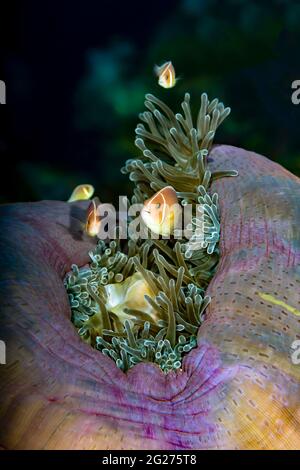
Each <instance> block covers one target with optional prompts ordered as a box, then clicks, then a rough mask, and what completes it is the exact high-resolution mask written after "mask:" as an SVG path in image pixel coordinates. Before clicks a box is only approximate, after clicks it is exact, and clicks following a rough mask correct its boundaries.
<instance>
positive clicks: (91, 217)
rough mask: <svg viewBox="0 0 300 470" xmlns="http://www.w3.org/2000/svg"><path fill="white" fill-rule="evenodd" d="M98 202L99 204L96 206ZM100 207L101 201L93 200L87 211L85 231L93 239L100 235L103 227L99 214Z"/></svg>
mask: <svg viewBox="0 0 300 470" xmlns="http://www.w3.org/2000/svg"><path fill="white" fill-rule="evenodd" d="M96 201H97V203H98V204H96ZM98 205H99V201H98V200H97V198H94V199H92V201H91V204H90V205H89V207H88V211H87V218H86V225H85V230H86V232H87V233H88V234H89V235H90V236H91V237H95V236H96V235H98V233H99V229H100V225H101V220H100V217H99V215H98V212H97V209H98Z"/></svg>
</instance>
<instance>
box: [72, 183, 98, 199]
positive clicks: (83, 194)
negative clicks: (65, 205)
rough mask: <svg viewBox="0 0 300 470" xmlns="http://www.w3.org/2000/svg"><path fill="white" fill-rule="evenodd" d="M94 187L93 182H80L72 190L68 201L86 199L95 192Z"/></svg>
mask: <svg viewBox="0 0 300 470" xmlns="http://www.w3.org/2000/svg"><path fill="white" fill-rule="evenodd" d="M94 191H95V189H94V187H93V186H92V185H91V184H79V185H78V186H76V188H75V189H74V191H73V192H72V194H71V196H70V198H69V199H68V202H75V201H86V200H88V199H90V198H91V197H92V196H93V194H94Z"/></svg>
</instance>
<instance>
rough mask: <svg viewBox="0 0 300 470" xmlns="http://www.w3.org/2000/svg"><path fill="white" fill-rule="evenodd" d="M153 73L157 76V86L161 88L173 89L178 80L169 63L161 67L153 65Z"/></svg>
mask: <svg viewBox="0 0 300 470" xmlns="http://www.w3.org/2000/svg"><path fill="white" fill-rule="evenodd" d="M154 73H155V75H157V76H158V84H159V85H160V86H162V87H163V88H173V87H174V86H175V85H176V83H177V80H178V79H177V78H176V73H175V69H174V66H173V64H172V62H171V61H168V62H165V63H164V64H163V65H155V67H154Z"/></svg>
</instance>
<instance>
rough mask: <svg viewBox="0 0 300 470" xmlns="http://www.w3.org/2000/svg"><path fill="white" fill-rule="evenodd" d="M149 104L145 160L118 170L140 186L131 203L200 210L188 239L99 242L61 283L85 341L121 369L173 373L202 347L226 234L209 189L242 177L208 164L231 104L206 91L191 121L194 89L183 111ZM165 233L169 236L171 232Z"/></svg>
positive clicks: (149, 99) (141, 144) (143, 129)
mask: <svg viewBox="0 0 300 470" xmlns="http://www.w3.org/2000/svg"><path fill="white" fill-rule="evenodd" d="M145 106H146V108H147V109H148V111H145V112H144V113H142V114H140V119H141V121H142V122H143V124H138V126H137V128H136V135H137V138H136V140H135V144H136V146H137V147H138V148H139V150H140V151H141V156H140V158H138V159H131V160H128V161H127V162H126V164H125V167H124V168H122V172H123V173H124V174H129V178H130V180H131V181H132V182H133V183H134V185H135V187H134V191H133V196H132V197H131V204H137V203H144V204H145V203H146V201H147V200H149V198H151V200H153V197H154V196H153V195H154V194H155V192H157V191H169V193H170V192H172V191H173V192H174V197H175V198H176V200H177V199H178V202H179V203H180V205H179V207H184V206H186V205H187V204H190V205H191V208H192V210H194V216H193V217H192V219H191V223H190V224H189V226H187V228H188V229H190V230H191V231H192V236H191V237H190V238H189V239H186V238H184V236H182V237H181V239H175V237H169V238H168V239H165V238H164V237H160V238H156V239H146V240H143V239H141V238H139V239H136V240H132V239H131V240H129V242H128V243H127V245H125V246H124V244H123V245H122V243H121V242H120V240H119V239H116V240H111V241H110V242H108V243H105V242H104V241H102V240H100V241H99V243H98V246H97V248H96V249H95V250H94V251H92V252H91V253H90V258H91V263H90V264H89V265H88V266H86V267H84V268H81V269H79V268H78V266H76V265H74V266H73V271H72V273H71V274H69V275H68V276H67V277H66V280H65V286H66V289H67V291H68V294H69V299H70V304H71V308H72V321H73V323H74V325H75V327H76V328H77V329H78V333H79V335H80V336H81V337H82V339H83V340H84V341H86V342H88V343H89V344H91V345H92V346H93V347H95V348H97V349H98V350H99V351H101V352H102V353H103V354H106V355H107V356H109V357H111V358H112V359H113V360H114V361H115V362H116V364H117V366H118V367H119V368H120V369H122V370H123V371H124V372H126V371H127V370H128V369H129V368H131V367H133V366H134V365H136V364H137V363H139V362H154V363H156V364H158V365H159V366H160V368H161V370H162V371H164V372H169V371H172V370H177V369H179V368H181V365H182V357H183V355H184V354H186V353H188V352H189V351H191V349H193V348H194V347H196V345H197V332H198V328H199V327H200V325H201V324H202V322H203V320H204V316H205V309H206V307H207V306H208V304H209V302H210V300H211V299H210V297H209V296H208V295H205V290H206V288H207V286H208V284H209V282H210V281H211V279H212V277H213V275H214V273H215V270H216V268H217V265H218V261H219V249H218V242H219V236H220V221H219V217H220V216H219V204H218V195H217V193H210V185H211V182H212V181H214V180H216V179H218V178H221V177H226V176H236V175H237V172H236V171H234V170H230V171H228V170H227V171H217V172H213V171H211V170H210V169H209V164H208V154H209V150H210V149H211V146H212V142H213V138H214V136H215V132H216V130H217V128H218V126H219V125H220V124H221V123H222V122H223V120H224V119H225V118H226V117H227V116H228V114H229V113H230V108H225V107H224V105H223V103H221V102H219V101H218V100H217V99H214V100H212V101H211V102H210V101H209V100H208V97H207V95H206V93H203V94H202V96H201V106H200V110H199V113H198V116H197V119H196V121H195V124H194V122H193V119H192V114H191V109H190V95H189V94H188V93H186V94H185V97H184V101H183V102H182V104H181V107H182V110H183V115H182V114H179V113H178V114H176V115H175V114H174V113H173V112H172V111H171V109H170V108H169V107H168V106H167V105H166V104H165V103H163V102H162V101H161V100H159V99H158V98H156V97H155V96H153V95H150V94H147V95H146V101H145ZM169 196H170V194H169ZM170 197H172V193H171V196H170ZM174 197H173V200H174ZM171 215H173V214H171ZM173 219H174V217H173V218H172V220H173ZM160 233H161V234H162V235H166V234H168V227H167V228H166V230H165V231H161V232H160Z"/></svg>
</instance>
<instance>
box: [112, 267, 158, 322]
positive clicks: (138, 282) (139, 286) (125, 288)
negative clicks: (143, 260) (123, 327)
mask: <svg viewBox="0 0 300 470" xmlns="http://www.w3.org/2000/svg"><path fill="white" fill-rule="evenodd" d="M104 288H105V291H106V295H107V301H106V308H107V310H109V311H110V312H113V313H114V314H115V315H117V316H118V319H119V321H120V322H121V323H123V324H124V322H125V320H132V321H133V322H134V320H135V317H134V316H133V315H132V314H131V313H126V311H124V310H125V309H134V310H140V311H142V312H144V313H147V314H148V315H150V316H151V317H152V318H153V321H154V322H155V321H156V320H157V312H156V311H155V310H154V309H153V307H152V306H151V305H150V303H149V302H148V301H147V300H146V299H145V294H147V295H148V296H149V297H151V298H152V299H153V298H154V297H155V296H154V294H153V292H152V290H151V289H150V287H149V286H148V284H147V283H146V282H145V279H144V278H143V276H142V275H141V274H140V273H134V274H133V275H132V276H129V277H127V278H126V279H125V281H122V282H117V283H114V284H107V285H106V286H104Z"/></svg>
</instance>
